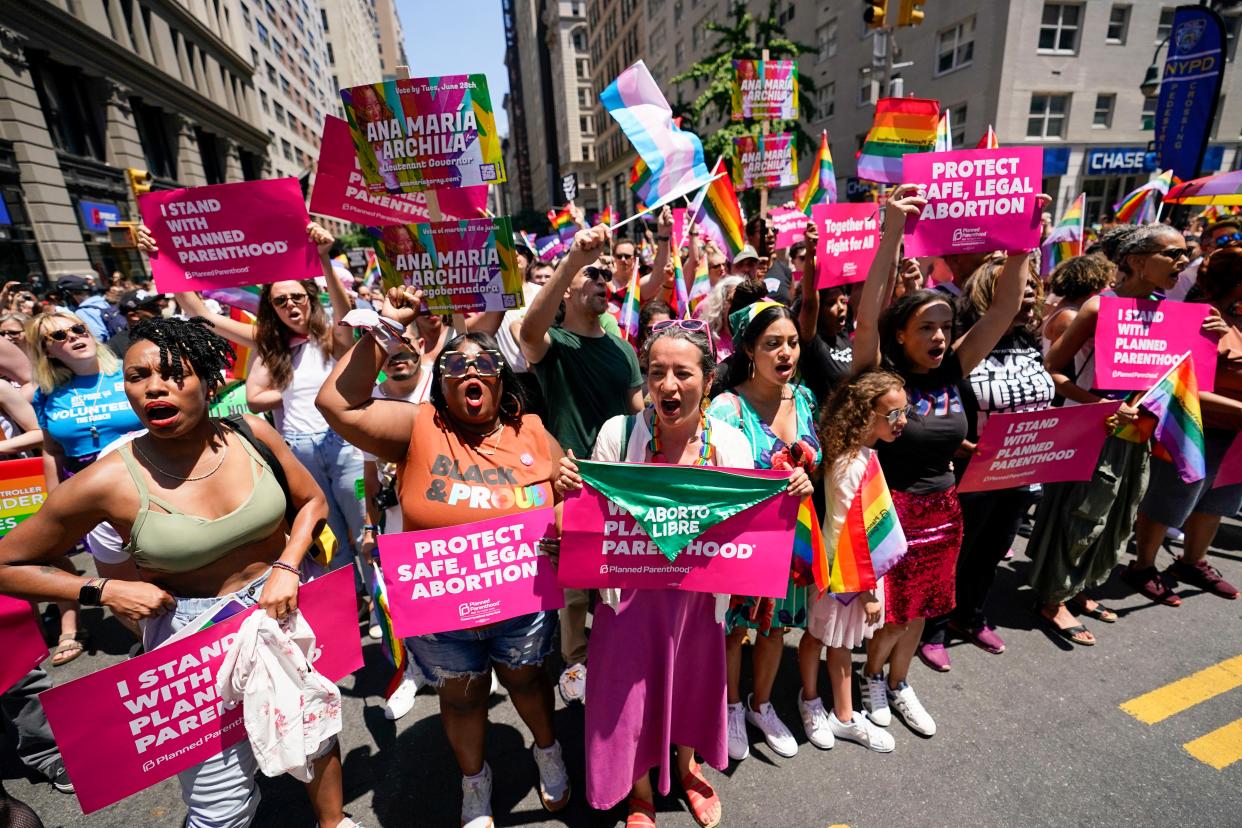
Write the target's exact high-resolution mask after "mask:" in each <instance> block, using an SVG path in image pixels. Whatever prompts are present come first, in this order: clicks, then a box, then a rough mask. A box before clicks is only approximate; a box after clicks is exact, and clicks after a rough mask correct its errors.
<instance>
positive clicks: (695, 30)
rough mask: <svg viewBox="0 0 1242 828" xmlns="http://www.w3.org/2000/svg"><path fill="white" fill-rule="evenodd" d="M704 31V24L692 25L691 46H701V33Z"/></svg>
mask: <svg viewBox="0 0 1242 828" xmlns="http://www.w3.org/2000/svg"><path fill="white" fill-rule="evenodd" d="M702 31H703V27H702V26H691V27H690V48H691V49H695V50H697V49H698V48H699V42H700V34H701V33H702Z"/></svg>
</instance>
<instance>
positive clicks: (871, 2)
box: [863, 0, 888, 29]
mask: <svg viewBox="0 0 1242 828" xmlns="http://www.w3.org/2000/svg"><path fill="white" fill-rule="evenodd" d="M887 6H888V0H863V20H864V21H865V22H866V24H867V28H869V29H883V28H884V17H885V14H886V8H887Z"/></svg>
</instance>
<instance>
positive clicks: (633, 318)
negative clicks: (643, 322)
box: [617, 267, 642, 345]
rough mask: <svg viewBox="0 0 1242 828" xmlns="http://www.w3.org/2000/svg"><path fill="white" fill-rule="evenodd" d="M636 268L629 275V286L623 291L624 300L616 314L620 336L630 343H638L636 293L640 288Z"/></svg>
mask: <svg viewBox="0 0 1242 828" xmlns="http://www.w3.org/2000/svg"><path fill="white" fill-rule="evenodd" d="M639 278H640V277H639V273H638V268H637V267H636V268H634V275H633V276H631V277H630V284H629V287H628V288H626V291H625V301H623V302H622V303H621V312H620V313H619V314H617V327H619V328H620V329H621V337H622V338H623V339H624V340H625V341H626V342H629V343H630V344H632V345H637V344H638V335H639V329H638V304H639V303H638V294H639V292H640V291H641V290H642V288H641V287H640V286H639V283H638V282H639Z"/></svg>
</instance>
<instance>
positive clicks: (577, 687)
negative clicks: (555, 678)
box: [557, 664, 586, 704]
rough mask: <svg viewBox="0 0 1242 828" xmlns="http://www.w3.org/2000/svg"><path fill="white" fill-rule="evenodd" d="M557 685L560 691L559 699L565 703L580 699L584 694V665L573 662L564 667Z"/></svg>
mask: <svg viewBox="0 0 1242 828" xmlns="http://www.w3.org/2000/svg"><path fill="white" fill-rule="evenodd" d="M557 686H558V687H559V688H560V691H561V701H563V702H565V704H573V703H574V702H580V701H582V698H583V696H585V695H586V665H585V664H574V665H573V666H571V667H566V668H565V672H563V673H561V680H560V681H559V682H557Z"/></svg>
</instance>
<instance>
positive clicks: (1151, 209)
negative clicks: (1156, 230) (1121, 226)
mask: <svg viewBox="0 0 1242 828" xmlns="http://www.w3.org/2000/svg"><path fill="white" fill-rule="evenodd" d="M1154 193H1155V190H1153V189H1151V188H1150V187H1147V186H1142V187H1139V188H1138V189H1137V190H1135V191H1134V192H1132V193H1127V194H1126V195H1125V197H1123V198H1122V199H1121V201H1118V202H1117V203H1116V204H1114V205H1113V212H1114V213H1115V214H1116V216H1117V221H1120V222H1124V223H1126V224H1150V223H1151V222H1153V221H1155V220H1156V205H1155V203H1154V199H1153V198H1152V196H1153V195H1154Z"/></svg>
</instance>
